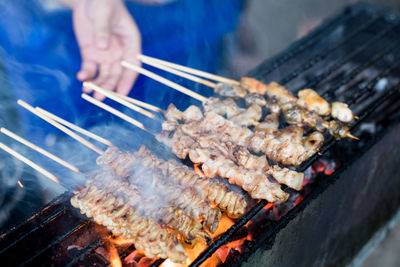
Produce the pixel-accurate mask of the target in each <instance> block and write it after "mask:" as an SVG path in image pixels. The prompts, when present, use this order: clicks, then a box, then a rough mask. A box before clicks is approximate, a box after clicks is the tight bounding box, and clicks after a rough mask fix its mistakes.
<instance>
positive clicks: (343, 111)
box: [332, 102, 354, 123]
mask: <svg viewBox="0 0 400 267" xmlns="http://www.w3.org/2000/svg"><path fill="white" fill-rule="evenodd" d="M332 117H333V118H335V119H337V120H339V121H341V122H344V123H351V122H353V121H354V115H353V112H352V111H351V109H350V108H349V106H348V105H347V104H345V103H341V102H333V103H332Z"/></svg>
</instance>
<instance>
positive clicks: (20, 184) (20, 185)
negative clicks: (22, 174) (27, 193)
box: [17, 180, 24, 188]
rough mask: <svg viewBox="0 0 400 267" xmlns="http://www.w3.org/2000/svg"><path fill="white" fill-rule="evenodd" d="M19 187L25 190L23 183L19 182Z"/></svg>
mask: <svg viewBox="0 0 400 267" xmlns="http://www.w3.org/2000/svg"><path fill="white" fill-rule="evenodd" d="M17 183H18V185H19V187H21V188H24V185H23V184H22V183H21V181H20V180H18V182H17Z"/></svg>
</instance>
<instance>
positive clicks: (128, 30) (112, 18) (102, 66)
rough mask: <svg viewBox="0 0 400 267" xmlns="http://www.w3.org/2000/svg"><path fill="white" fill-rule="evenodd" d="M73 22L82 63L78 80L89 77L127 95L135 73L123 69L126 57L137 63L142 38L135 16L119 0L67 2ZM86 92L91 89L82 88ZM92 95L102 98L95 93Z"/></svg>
mask: <svg viewBox="0 0 400 267" xmlns="http://www.w3.org/2000/svg"><path fill="white" fill-rule="evenodd" d="M69 6H70V7H71V8H72V10H73V23H74V30H75V34H76V38H77V40H78V44H79V47H80V52H81V57H82V65H81V69H80V71H79V72H78V74H77V78H78V79H79V80H80V81H87V80H92V82H93V83H95V84H96V85H98V86H101V87H103V88H105V89H107V90H111V91H117V92H118V93H120V94H123V95H127V94H128V93H129V91H130V90H131V88H132V86H133V84H134V82H135V80H136V78H137V75H138V74H137V73H135V72H133V71H131V70H127V69H123V68H122V66H121V64H120V62H121V60H126V61H128V62H131V63H133V64H137V65H140V61H139V60H138V59H137V58H136V56H137V55H138V54H140V53H141V38H140V32H139V29H138V27H137V25H136V23H135V21H134V19H133V18H132V17H131V15H130V14H129V12H128V10H127V9H126V7H125V5H124V3H123V1H122V0H76V1H70V2H69ZM83 91H84V92H85V93H91V91H92V90H91V89H89V88H83ZM94 97H95V98H97V99H99V100H103V99H104V98H105V97H104V96H103V95H101V94H99V93H97V92H95V94H94Z"/></svg>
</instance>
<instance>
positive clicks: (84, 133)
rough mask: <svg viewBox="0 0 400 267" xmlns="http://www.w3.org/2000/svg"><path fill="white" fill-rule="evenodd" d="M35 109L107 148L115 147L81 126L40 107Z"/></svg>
mask: <svg viewBox="0 0 400 267" xmlns="http://www.w3.org/2000/svg"><path fill="white" fill-rule="evenodd" d="M35 109H36V110H37V111H39V112H40V113H42V114H43V115H45V116H47V117H49V118H50V119H52V120H55V121H56V122H58V123H61V124H63V125H64V126H66V127H69V128H71V129H72V130H74V131H77V132H79V133H81V134H83V135H86V136H87V137H89V138H92V139H94V140H97V141H99V142H100V143H103V144H105V145H106V146H113V144H112V143H111V142H110V141H108V140H107V139H104V138H103V137H100V136H98V135H96V134H94V133H92V132H89V131H87V130H85V129H83V128H81V127H79V126H77V125H75V124H73V123H71V122H69V121H66V120H64V119H62V118H60V117H58V116H56V115H54V114H53V113H50V112H48V111H46V110H44V109H42V108H40V107H36V108H35Z"/></svg>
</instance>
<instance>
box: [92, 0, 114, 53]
mask: <svg viewBox="0 0 400 267" xmlns="http://www.w3.org/2000/svg"><path fill="white" fill-rule="evenodd" d="M96 11H97V12H96V13H95V14H94V18H93V27H94V29H93V30H94V38H95V44H96V46H97V47H98V48H100V49H107V48H108V47H109V45H110V39H111V8H110V7H109V6H107V5H101V6H99V8H98V9H97V10H96Z"/></svg>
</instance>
